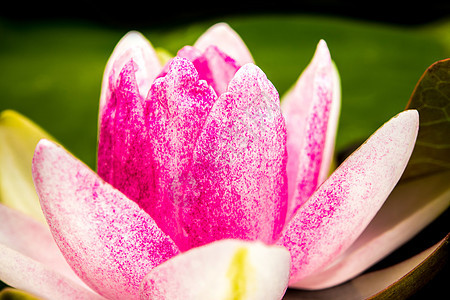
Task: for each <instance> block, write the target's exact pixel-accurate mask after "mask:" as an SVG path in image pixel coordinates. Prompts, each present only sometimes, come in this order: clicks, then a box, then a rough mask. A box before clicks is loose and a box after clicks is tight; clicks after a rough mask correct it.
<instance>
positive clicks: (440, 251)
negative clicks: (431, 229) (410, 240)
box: [283, 234, 450, 300]
mask: <svg viewBox="0 0 450 300" xmlns="http://www.w3.org/2000/svg"><path fill="white" fill-rule="evenodd" d="M449 237H450V234H448V235H447V236H446V237H445V238H444V239H442V240H441V241H440V242H438V243H437V244H436V245H434V246H432V247H431V248H429V249H427V250H425V251H423V252H421V253H419V254H417V255H415V256H413V257H412V258H410V259H407V260H405V261H403V262H401V263H398V264H396V265H394V266H391V267H389V268H386V269H383V270H379V271H374V272H370V273H366V274H364V275H361V276H359V277H357V278H356V279H354V280H352V281H350V282H348V283H346V284H343V285H340V286H337V287H334V288H330V289H325V290H321V291H301V290H288V291H287V292H286V294H285V297H284V298H283V299H284V300H294V299H303V300H310V299H311V300H313V299H314V300H325V299H335V300H344V299H345V300H352V299H365V298H371V299H406V298H408V297H410V296H412V295H413V294H414V293H416V292H417V291H418V290H420V289H421V288H423V287H424V286H425V285H426V284H427V283H428V282H429V281H430V280H431V279H432V278H433V277H434V276H435V275H436V274H437V273H438V272H439V271H440V270H442V269H443V268H444V266H445V264H446V262H447V261H448V252H449Z"/></svg>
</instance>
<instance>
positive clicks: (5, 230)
mask: <svg viewBox="0 0 450 300" xmlns="http://www.w3.org/2000/svg"><path fill="white" fill-rule="evenodd" d="M36 197H37V196H36ZM0 220H1V222H2V225H1V226H0V244H3V245H5V246H7V247H9V248H11V249H12V250H15V251H18V252H20V253H21V254H23V255H25V256H28V257H30V258H31V259H33V260H36V261H38V262H40V263H42V264H44V265H46V266H47V267H48V268H49V269H53V270H55V271H56V272H58V273H61V274H63V275H64V276H66V277H68V278H70V279H72V280H73V281H75V282H77V283H79V284H81V285H82V286H85V285H84V283H83V282H82V281H81V280H80V278H78V276H77V275H76V274H75V273H74V272H73V270H72V269H71V268H70V266H69V265H68V264H67V262H66V260H65V259H64V257H63V256H62V254H61V252H60V251H59V248H58V247H57V245H56V243H55V241H54V240H53V237H52V234H51V233H50V230H49V228H48V227H47V226H46V225H43V224H42V223H40V222H37V221H36V220H34V219H32V218H30V217H28V216H27V215H24V214H22V213H21V212H19V211H16V210H14V209H11V208H9V207H7V206H4V205H1V204H0Z"/></svg>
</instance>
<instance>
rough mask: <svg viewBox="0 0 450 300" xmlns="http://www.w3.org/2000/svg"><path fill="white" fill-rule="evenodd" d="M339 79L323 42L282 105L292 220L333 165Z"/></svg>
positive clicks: (289, 208) (289, 206) (289, 205)
mask: <svg viewBox="0 0 450 300" xmlns="http://www.w3.org/2000/svg"><path fill="white" fill-rule="evenodd" d="M335 78H336V75H335V73H334V69H333V67H332V63H331V57H330V53H329V51H328V48H327V46H326V43H325V42H324V41H323V40H322V41H320V43H319V44H318V46H317V50H316V53H315V55H314V58H313V60H312V62H311V64H310V65H309V66H308V67H307V68H306V70H305V71H304V73H303V74H302V75H301V76H300V78H299V80H298V81H297V83H296V85H295V87H294V88H293V89H292V90H291V91H290V92H289V93H288V94H287V95H286V96H285V98H284V99H283V102H282V110H283V116H284V117H285V119H286V128H287V134H288V139H287V149H288V164H287V174H288V182H289V183H288V189H289V190H288V199H289V204H288V220H289V219H290V218H291V216H292V215H293V214H295V212H296V211H297V209H298V208H299V207H301V206H302V205H303V203H305V201H306V200H308V198H309V197H310V196H311V195H312V193H313V192H314V191H315V189H316V188H317V187H318V186H319V185H320V184H321V182H320V181H319V179H321V180H323V179H324V176H323V173H325V174H326V173H327V172H326V171H325V172H324V171H322V170H323V169H325V170H327V169H328V168H329V164H330V163H331V159H330V157H331V155H332V151H331V150H332V149H333V148H334V147H333V146H334V137H335V134H336V128H337V119H338V118H337V115H338V111H339V108H338V107H339V104H334V103H335V102H337V103H339V102H340V97H335V96H333V94H336V93H337V92H338V91H333V89H334V88H335V85H334V82H333V81H334V80H335ZM332 108H333V114H332V117H331V118H330V111H331V109H332ZM336 111H337V112H336ZM329 120H330V121H331V122H330V123H329ZM322 162H324V163H325V165H323V166H322ZM321 173H322V174H321ZM326 175H328V174H326ZM319 177H320V178H319Z"/></svg>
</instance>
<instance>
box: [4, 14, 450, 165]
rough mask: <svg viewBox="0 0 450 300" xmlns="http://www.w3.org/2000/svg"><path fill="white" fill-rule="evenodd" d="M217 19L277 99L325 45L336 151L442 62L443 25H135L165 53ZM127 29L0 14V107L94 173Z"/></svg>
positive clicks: (260, 18)
mask: <svg viewBox="0 0 450 300" xmlns="http://www.w3.org/2000/svg"><path fill="white" fill-rule="evenodd" d="M218 21H224V22H227V23H229V24H230V25H231V27H232V28H234V29H235V30H236V31H237V32H238V33H239V34H240V35H241V37H242V38H243V40H244V41H245V42H246V44H247V45H248V47H249V49H250V51H251V52H252V54H253V56H254V59H255V61H256V63H257V64H258V65H259V66H260V67H261V68H262V70H263V71H264V72H265V73H266V74H267V76H268V78H269V79H270V80H271V81H272V82H273V84H274V85H275V86H276V87H277V89H278V91H279V93H280V95H282V94H283V93H284V92H285V91H286V90H287V89H288V88H289V87H290V86H291V85H292V84H293V83H294V82H295V81H296V80H297V78H298V76H299V75H300V73H301V72H302V70H303V69H304V68H305V67H306V65H307V64H308V62H309V61H310V59H311V58H312V55H313V53H314V50H315V47H316V45H317V43H318V41H319V40H320V39H325V41H326V42H327V44H328V47H329V49H330V51H331V55H332V57H333V59H334V61H335V63H336V64H337V67H338V69H339V72H340V75H341V81H342V109H341V119H340V124H339V131H338V137H337V148H338V150H339V149H343V148H345V147H346V146H349V145H351V144H353V143H359V142H361V141H362V140H364V139H365V138H367V137H368V136H369V135H370V134H371V133H372V132H373V131H374V130H376V128H378V127H379V126H380V125H381V124H383V123H384V122H385V121H387V120H388V119H389V118H390V117H392V116H394V115H395V114H397V113H398V112H400V111H401V110H402V109H404V107H405V106H406V104H407V101H408V99H409V97H410V95H411V93H412V91H413V89H414V86H415V84H416V82H417V81H418V79H419V78H420V76H421V75H422V73H423V72H424V71H425V69H426V68H427V67H428V66H429V65H431V64H432V63H434V62H435V61H437V60H440V59H444V58H447V57H450V22H449V20H448V19H445V18H444V19H441V20H437V21H435V22H431V23H427V24H420V25H415V26H404V25H398V24H396V25H393V24H383V23H377V22H373V21H361V20H352V19H347V18H340V17H324V16H308V15H302V14H287V15H281V14H271V15H267V14H264V15H255V14H252V15H247V16H240V15H237V16H236V15H230V16H224V17H220V18H211V19H202V20H199V21H192V22H189V23H186V24H176V25H175V26H164V27H161V26H148V27H142V28H138V29H139V30H140V31H141V32H142V33H143V34H144V35H145V36H146V37H147V38H148V39H149V40H150V41H151V42H152V44H153V45H154V46H155V47H162V48H165V49H167V50H168V51H169V52H171V53H172V54H176V52H177V50H178V49H180V48H181V47H182V46H183V45H187V44H193V43H194V42H195V40H196V38H197V37H198V36H199V35H200V34H201V33H202V32H204V31H205V30H206V29H207V28H208V27H209V26H211V25H213V24H214V23H216V22H218ZM132 29H136V28H133V27H132V26H129V27H127V26H107V25H104V24H102V23H99V22H91V21H89V20H88V21H87V20H76V19H71V20H53V19H37V20H36V19H35V20H17V19H8V18H4V19H1V18H0V110H4V109H14V110H17V111H19V112H20V113H22V114H24V115H25V116H27V117H29V118H31V119H32V120H34V121H35V122H37V123H38V124H40V125H41V126H42V127H43V128H44V129H45V130H47V131H48V132H49V133H51V134H52V135H53V136H54V137H56V138H57V139H58V140H59V141H60V142H61V143H62V144H63V145H64V146H66V147H67V148H68V149H69V150H70V151H72V152H73V153H74V154H75V155H76V156H78V157H79V158H80V159H81V160H83V161H84V162H85V163H87V164H88V165H89V166H91V167H92V168H95V161H96V158H95V154H96V143H97V113H98V112H97V110H98V100H99V95H100V84H101V80H102V76H103V70H104V66H105V64H106V62H107V60H108V58H109V55H110V54H111V52H112V50H113V48H114V46H115V44H116V43H117V42H118V40H119V39H120V38H121V37H122V36H123V35H124V34H125V33H126V32H127V31H128V30H132Z"/></svg>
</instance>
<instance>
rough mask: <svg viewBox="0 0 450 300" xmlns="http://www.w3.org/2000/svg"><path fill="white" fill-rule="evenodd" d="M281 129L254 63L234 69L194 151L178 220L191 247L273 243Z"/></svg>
mask: <svg viewBox="0 0 450 300" xmlns="http://www.w3.org/2000/svg"><path fill="white" fill-rule="evenodd" d="M285 130H286V129H285V124H284V120H283V117H282V115H281V111H280V108H279V100H278V93H277V91H276V89H275V88H274V87H273V85H272V84H271V82H270V81H269V80H268V79H267V77H266V76H265V74H264V73H263V72H262V71H261V70H260V69H259V68H258V67H256V66H255V65H253V64H247V65H245V66H243V67H242V68H240V69H239V71H238V72H237V73H236V75H235V77H234V78H233V80H232V81H231V83H230V85H229V87H228V91H227V93H225V94H222V95H221V97H220V98H219V99H218V100H217V102H216V103H215V105H214V107H213V108H212V110H211V112H210V114H209V116H208V119H207V120H206V124H205V126H204V128H203V131H202V133H201V135H200V137H199V139H198V141H197V145H196V148H195V150H194V156H193V163H192V165H191V166H190V168H189V175H188V177H187V178H188V179H189V182H187V184H186V191H187V192H186V193H185V195H184V197H185V200H184V206H183V210H184V213H183V217H182V218H183V219H182V228H183V230H184V232H185V233H186V235H187V236H188V239H189V241H190V243H191V244H190V247H195V246H199V245H203V244H206V243H209V242H212V241H215V240H218V239H224V238H236V239H244V240H254V239H258V240H261V241H264V242H266V243H272V242H273V241H274V240H275V239H276V238H277V236H278V235H279V234H280V232H281V230H282V227H283V225H284V221H285V213H286V196H287V193H286V183H287V181H286V171H285V170H286V169H285V166H286V160H287V158H286V146H285V142H286V131H285Z"/></svg>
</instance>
